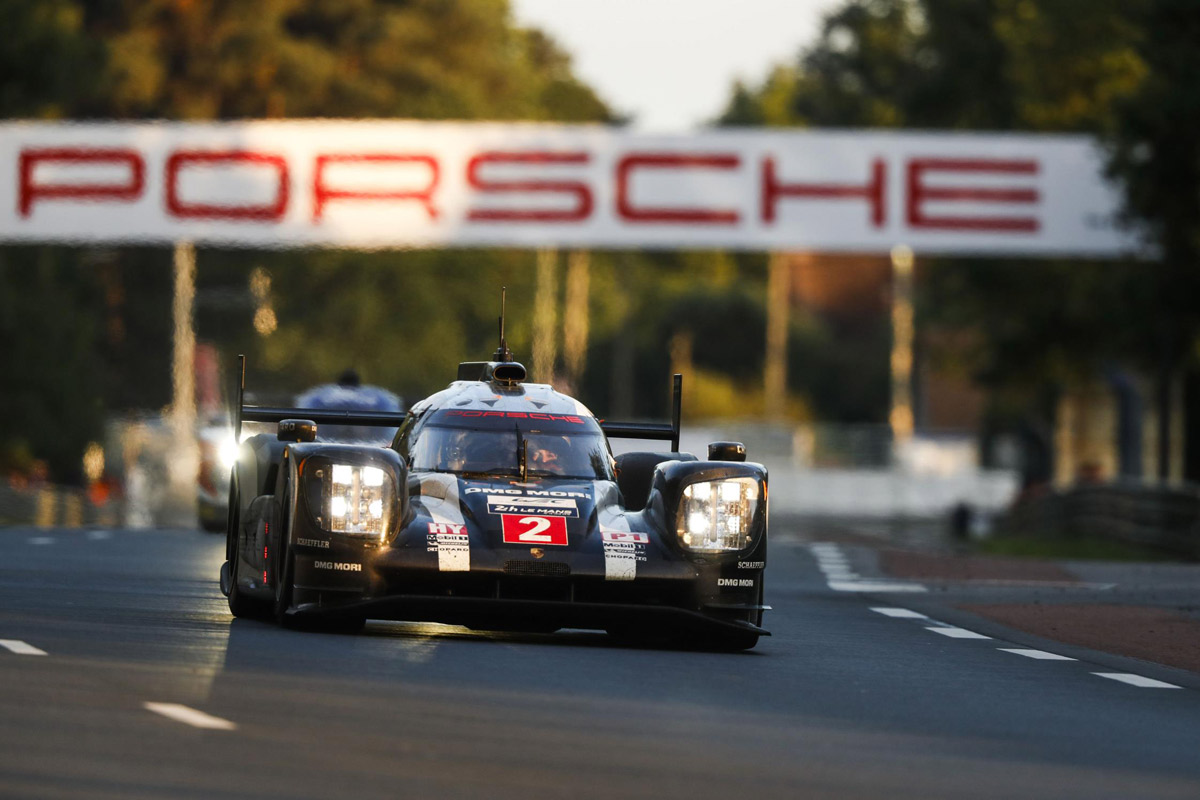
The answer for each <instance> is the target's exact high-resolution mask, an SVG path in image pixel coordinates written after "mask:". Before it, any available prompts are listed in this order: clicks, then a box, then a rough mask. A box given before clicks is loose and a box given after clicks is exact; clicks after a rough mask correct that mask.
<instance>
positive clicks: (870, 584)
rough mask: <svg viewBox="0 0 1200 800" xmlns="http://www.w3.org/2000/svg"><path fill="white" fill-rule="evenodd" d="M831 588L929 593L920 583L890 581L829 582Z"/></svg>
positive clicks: (852, 590) (844, 590)
mask: <svg viewBox="0 0 1200 800" xmlns="http://www.w3.org/2000/svg"><path fill="white" fill-rule="evenodd" d="M829 588H830V589H833V590H834V591H835V592H925V591H928V590H927V589H926V588H925V587H924V586H922V585H921V584H919V583H890V582H888V581H873V580H860V581H829Z"/></svg>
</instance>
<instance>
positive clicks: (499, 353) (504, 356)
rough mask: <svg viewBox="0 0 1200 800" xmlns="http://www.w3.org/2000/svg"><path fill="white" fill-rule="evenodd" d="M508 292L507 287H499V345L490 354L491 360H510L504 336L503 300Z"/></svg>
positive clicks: (510, 356) (510, 352)
mask: <svg viewBox="0 0 1200 800" xmlns="http://www.w3.org/2000/svg"><path fill="white" fill-rule="evenodd" d="M507 294H508V287H507V286H501V287H500V346H499V347H497V348H496V352H495V353H493V354H492V361H512V360H513V355H512V351H511V350H509V349H508V340H506V339H505V338H504V300H505V295H507Z"/></svg>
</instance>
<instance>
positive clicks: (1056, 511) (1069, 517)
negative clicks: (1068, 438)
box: [997, 482, 1200, 559]
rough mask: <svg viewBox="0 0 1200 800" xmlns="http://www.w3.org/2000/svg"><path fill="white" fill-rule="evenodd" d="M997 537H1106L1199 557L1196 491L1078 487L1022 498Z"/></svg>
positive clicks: (1199, 492) (1125, 485) (1132, 485)
mask: <svg viewBox="0 0 1200 800" xmlns="http://www.w3.org/2000/svg"><path fill="white" fill-rule="evenodd" d="M997 533H998V534H1000V535H1020V536H1037V537H1062V538H1102V539H1111V540H1114V541H1120V542H1124V543H1127V544H1132V545H1137V546H1140V547H1146V548H1150V549H1153V550H1158V551H1161V552H1163V553H1168V554H1170V555H1173V556H1176V557H1180V558H1187V559H1200V487H1198V486H1195V485H1191V484H1185V485H1176V486H1160V485H1154V484H1144V483H1137V482H1118V483H1102V484H1080V485H1077V486H1073V487H1071V488H1069V489H1063V490H1059V491H1055V492H1051V493H1048V494H1044V495H1040V496H1036V497H1028V498H1023V499H1022V500H1021V501H1020V502H1017V503H1016V504H1014V505H1013V507H1012V508H1011V509H1010V511H1009V512H1008V513H1007V514H1006V515H1005V516H1004V517H1003V518H1002V519H1001V520H999V524H998V526H997Z"/></svg>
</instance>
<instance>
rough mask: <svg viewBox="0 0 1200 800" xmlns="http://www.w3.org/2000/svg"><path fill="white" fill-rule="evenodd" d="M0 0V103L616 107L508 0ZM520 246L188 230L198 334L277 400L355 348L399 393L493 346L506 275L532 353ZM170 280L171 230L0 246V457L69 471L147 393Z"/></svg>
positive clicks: (255, 109)
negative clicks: (244, 240) (88, 243)
mask: <svg viewBox="0 0 1200 800" xmlns="http://www.w3.org/2000/svg"><path fill="white" fill-rule="evenodd" d="M0 18H3V19H4V21H5V26H6V27H5V36H4V37H2V38H0V116H2V117H8V118H14V117H23V118H27V117H37V118H48V119H55V118H66V119H81V118H144V119H178V120H208V119H237V118H259V117H381V118H396V117H402V118H413V119H497V120H561V121H570V122H612V121H615V118H614V116H613V115H612V113H611V112H610V111H609V110H608V108H607V107H606V106H605V104H604V103H603V101H601V100H600V99H599V98H598V97H597V96H596V94H595V93H594V92H593V91H592V90H591V89H590V88H589V87H588V86H587V85H585V84H584V83H582V82H581V81H579V80H578V79H577V78H576V77H575V75H574V74H573V72H572V70H571V65H570V60H569V58H568V57H567V55H566V54H565V53H564V52H563V51H562V50H561V49H560V48H559V47H558V45H557V44H556V43H555V42H554V41H553V40H552V39H550V38H549V37H548V36H546V35H545V34H544V33H542V32H540V31H536V30H524V29H520V28H517V27H515V26H514V25H513V24H512V20H511V15H510V10H509V4H508V2H507V0H469V1H465V0H253V1H250V0H0ZM532 258H533V257H532V255H530V254H527V253H511V252H491V251H473V252H469V253H464V252H455V251H427V252H400V253H390V254H385V253H352V252H331V251H325V252H288V253H257V252H253V251H232V252H231V251H212V250H203V249H202V250H201V251H200V252H199V253H198V255H197V265H198V266H197V285H198V290H199V302H198V304H197V309H196V318H197V330H198V335H199V337H200V338H201V340H208V341H214V342H216V343H217V344H218V345H219V346H220V349H221V352H222V353H223V355H224V357H225V366H226V368H229V367H230V366H231V365H232V357H233V355H234V354H236V353H238V352H245V353H247V354H248V355H249V356H250V359H251V369H252V370H259V373H258V375H259V376H260V377H259V383H258V384H257V385H259V386H268V387H270V388H271V389H272V390H273V391H274V392H276V393H277V394H279V395H283V396H284V399H286V395H288V394H291V393H294V392H296V391H298V390H300V389H303V388H305V387H306V386H309V385H312V384H314V383H319V382H324V381H328V380H330V379H331V378H332V377H333V376H334V375H336V374H337V373H338V372H340V371H341V370H342V369H344V368H345V367H347V366H350V365H353V366H357V367H358V368H359V369H360V370H361V371H362V372H363V374H364V377H365V378H366V379H367V380H371V381H375V382H377V383H381V384H384V385H387V386H389V387H393V388H395V389H396V390H398V391H400V392H403V393H405V394H408V395H409V396H410V397H411V396H414V395H419V394H421V393H423V392H425V391H428V390H430V389H433V388H437V387H439V386H441V385H444V384H445V382H446V380H448V379H449V378H450V377H452V375H453V368H454V362H455V361H456V360H458V359H459V358H480V357H484V356H487V355H490V353H491V351H492V349H494V347H495V342H494V330H495V315H496V303H497V297H498V292H499V287H500V285H501V284H502V283H508V285H509V286H511V287H513V288H514V292H513V293H512V294H511V295H510V297H511V300H512V302H511V303H510V309H511V318H512V323H510V330H511V331H512V334H511V336H512V339H513V341H514V344H517V345H518V346H522V347H524V350H525V352H526V353H528V341H529V335H530V331H529V327H528V322H527V321H528V320H529V318H530V315H529V313H528V308H529V306H530V305H531V303H532V297H533V291H532V288H531V287H530V282H531V280H532V274H533V273H532V270H530V268H529V267H530V266H531V264H532ZM255 267H261V268H263V269H265V270H267V272H268V273H270V275H271V276H272V278H273V280H272V283H271V286H272V289H271V296H270V303H271V307H272V310H273V311H274V312H275V314H276V318H277V320H278V328H277V330H275V331H274V333H272V334H271V335H270V336H260V335H258V334H256V333H255V332H254V329H253V328H252V327H251V320H252V317H253V314H254V312H255V301H254V300H253V299H252V298H251V297H250V293H249V291H248V281H249V276H250V274H251V272H252V270H253V269H254V268H255ZM480 276H486V281H485V282H483V283H481V282H480ZM493 284H494V285H493ZM171 291H172V270H171V255H170V251H169V250H166V249H161V248H136V247H124V248H117V249H111V250H104V251H99V250H89V251H84V250H72V249H69V248H6V249H4V250H0V329H2V330H3V331H4V340H5V341H6V342H8V341H13V342H16V343H17V344H16V346H14V347H11V348H5V349H4V351H0V375H3V376H4V378H3V380H4V381H5V382H6V384H5V385H4V386H3V390H4V391H3V397H2V398H0V412H3V413H2V416H3V419H0V455H2V454H5V453H7V454H9V455H8V456H7V457H6V460H8V461H10V462H13V463H17V462H21V463H25V462H28V461H29V460H30V459H31V458H33V457H41V458H46V459H48V460H49V461H50V462H51V466H52V468H53V472H54V477H56V478H58V479H75V478H77V477H78V472H79V466H78V461H79V458H78V456H79V454H80V453H81V452H82V449H83V446H84V445H85V444H86V442H87V441H88V440H90V439H95V438H98V437H99V435H100V426H101V424H102V421H103V419H104V416H105V412H106V411H115V410H119V409H126V408H142V409H145V408H150V409H156V408H159V407H161V406H163V405H164V404H165V403H166V402H167V401H168V399H169V395H170V378H169V376H170V358H171V318H170V313H171ZM48 312H52V313H48ZM253 377H254V373H253V372H252V378H253ZM9 383H11V384H12V385H8V384H9Z"/></svg>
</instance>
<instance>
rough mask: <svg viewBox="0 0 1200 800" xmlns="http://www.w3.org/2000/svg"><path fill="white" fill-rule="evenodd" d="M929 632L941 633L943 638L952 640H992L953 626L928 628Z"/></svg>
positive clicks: (980, 634)
mask: <svg viewBox="0 0 1200 800" xmlns="http://www.w3.org/2000/svg"><path fill="white" fill-rule="evenodd" d="M925 630H927V631H933V632H934V633H940V634H941V635H942V636H949V637H950V638H951V639H990V638H992V637H990V636H984V635H983V634H982V633H976V632H975V631H969V630H967V629H966V628H956V627H954V626H953V625H944V626H938V627H927V628H925Z"/></svg>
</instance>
